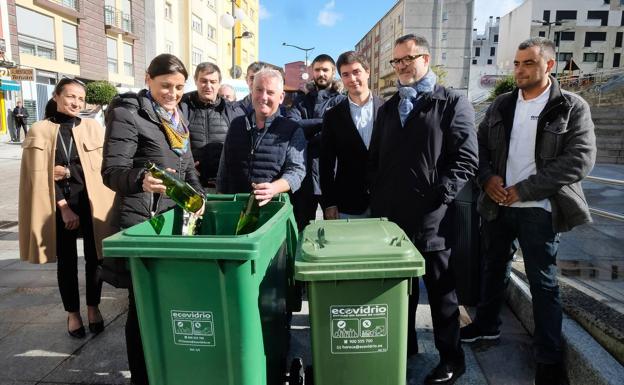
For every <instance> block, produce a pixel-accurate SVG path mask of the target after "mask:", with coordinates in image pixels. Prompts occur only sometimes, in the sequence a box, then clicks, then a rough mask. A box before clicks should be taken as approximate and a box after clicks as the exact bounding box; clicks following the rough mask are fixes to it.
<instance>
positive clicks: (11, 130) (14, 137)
mask: <svg viewBox="0 0 624 385" xmlns="http://www.w3.org/2000/svg"><path fill="white" fill-rule="evenodd" d="M9 134H10V135H11V142H17V129H16V128H15V122H13V124H10V125H9Z"/></svg>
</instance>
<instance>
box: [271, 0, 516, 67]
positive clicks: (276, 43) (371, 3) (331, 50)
mask: <svg viewBox="0 0 624 385" xmlns="http://www.w3.org/2000/svg"><path fill="white" fill-rule="evenodd" d="M522 1H523V0H476V3H475V21H474V28H477V30H478V31H479V32H483V30H484V27H485V23H486V21H487V19H488V17H489V16H494V17H496V16H503V15H504V14H505V13H507V12H509V11H510V10H512V9H513V8H515V7H516V6H518V5H519V4H521V3H522ZM396 2H397V0H359V1H357V0H306V1H291V0H260V14H259V17H260V31H259V35H260V55H259V56H260V57H259V59H260V60H262V61H266V62H269V63H272V64H276V65H279V66H283V65H284V64H285V63H290V62H293V61H297V60H301V61H303V60H304V59H305V53H304V51H301V50H298V49H296V48H292V47H287V46H283V45H282V43H287V44H292V45H296V46H299V47H301V48H312V47H314V49H313V50H311V51H309V52H308V62H311V61H312V59H314V57H316V56H317V55H320V54H322V53H325V54H329V55H330V56H332V57H333V58H334V59H337V58H338V56H339V55H340V54H341V53H342V52H345V51H348V50H352V49H354V48H355V44H356V43H357V42H358V41H360V40H361V39H362V38H363V37H364V35H365V34H366V33H368V32H369V31H370V30H371V28H373V26H374V25H375V23H377V22H378V21H379V20H380V19H381V18H382V17H383V16H384V15H385V14H386V13H387V12H388V11H389V10H390V9H391V8H392V7H393V6H394V4H396Z"/></svg>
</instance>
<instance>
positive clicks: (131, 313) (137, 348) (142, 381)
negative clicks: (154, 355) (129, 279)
mask: <svg viewBox="0 0 624 385" xmlns="http://www.w3.org/2000/svg"><path fill="white" fill-rule="evenodd" d="M126 351H127V353H128V366H129V367H130V374H131V375H132V384H133V385H149V381H148V379H147V368H146V366H145V356H144V354H143V342H142V341H141V331H140V329H139V317H138V316H137V310H136V303H135V301H134V292H133V291H132V285H130V288H128V318H127V319H126Z"/></svg>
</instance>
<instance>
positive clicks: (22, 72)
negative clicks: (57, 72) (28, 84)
mask: <svg viewBox="0 0 624 385" xmlns="http://www.w3.org/2000/svg"><path fill="white" fill-rule="evenodd" d="M9 76H11V79H13V80H18V81H22V80H23V81H33V80H35V70H34V69H32V68H9Z"/></svg>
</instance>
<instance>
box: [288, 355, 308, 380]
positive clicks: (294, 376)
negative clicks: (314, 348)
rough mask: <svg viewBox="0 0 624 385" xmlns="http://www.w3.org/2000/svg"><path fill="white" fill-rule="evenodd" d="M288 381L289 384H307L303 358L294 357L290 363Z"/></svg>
mask: <svg viewBox="0 0 624 385" xmlns="http://www.w3.org/2000/svg"><path fill="white" fill-rule="evenodd" d="M287 381H288V384H289V385H304V384H305V382H304V381H305V371H304V370H303V360H302V359H301V358H294V359H293V360H292V362H291V363H290V371H289V373H288V378H287Z"/></svg>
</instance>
